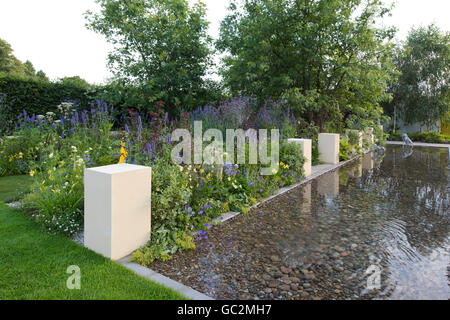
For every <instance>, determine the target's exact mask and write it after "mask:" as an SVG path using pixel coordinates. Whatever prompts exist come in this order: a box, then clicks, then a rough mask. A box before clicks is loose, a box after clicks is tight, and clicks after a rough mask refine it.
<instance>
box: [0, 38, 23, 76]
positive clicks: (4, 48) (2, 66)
mask: <svg viewBox="0 0 450 320" xmlns="http://www.w3.org/2000/svg"><path fill="white" fill-rule="evenodd" d="M24 72H25V67H24V65H23V64H22V63H21V62H20V60H19V59H17V58H16V57H15V56H14V55H13V49H12V48H11V45H10V44H9V43H8V42H6V41H5V40H2V39H0V75H1V74H11V75H18V76H22V75H23V74H24Z"/></svg>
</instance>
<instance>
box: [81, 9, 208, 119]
mask: <svg viewBox="0 0 450 320" xmlns="http://www.w3.org/2000/svg"><path fill="white" fill-rule="evenodd" d="M96 1H97V3H98V4H99V5H100V8H101V10H100V12H99V13H92V12H88V13H87V14H86V18H87V20H88V24H87V26H88V27H89V28H90V29H92V30H94V31H96V32H98V33H100V34H102V35H104V36H105V37H106V39H107V41H108V42H110V43H112V44H114V46H115V47H114V50H113V51H112V52H111V53H110V54H109V66H110V68H111V69H112V71H113V72H114V73H115V75H116V76H117V78H119V79H121V80H125V81H126V83H128V84H133V85H135V86H139V87H141V88H142V91H143V94H145V95H146V97H147V99H148V101H149V102H153V101H156V100H159V99H161V100H163V101H164V102H165V103H166V105H168V106H169V107H170V111H171V112H172V114H176V111H179V110H181V109H182V108H186V107H189V106H192V105H193V104H195V101H196V99H197V98H198V95H199V93H200V92H201V91H202V88H203V86H204V80H203V77H204V76H205V75H206V73H207V69H208V66H209V64H210V53H211V51H210V48H209V44H210V42H211V39H210V37H209V36H208V35H207V27H208V23H207V21H206V20H205V15H206V11H205V5H204V4H202V3H201V2H198V3H196V4H194V5H193V6H189V3H188V1H187V0H96Z"/></svg>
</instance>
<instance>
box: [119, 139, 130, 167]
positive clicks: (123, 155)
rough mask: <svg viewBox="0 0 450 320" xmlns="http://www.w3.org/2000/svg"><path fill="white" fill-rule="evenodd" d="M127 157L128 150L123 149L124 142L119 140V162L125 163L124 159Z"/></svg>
mask: <svg viewBox="0 0 450 320" xmlns="http://www.w3.org/2000/svg"><path fill="white" fill-rule="evenodd" d="M127 157H128V152H127V149H125V142H123V141H122V142H121V147H120V159H119V163H125V159H126V158H127Z"/></svg>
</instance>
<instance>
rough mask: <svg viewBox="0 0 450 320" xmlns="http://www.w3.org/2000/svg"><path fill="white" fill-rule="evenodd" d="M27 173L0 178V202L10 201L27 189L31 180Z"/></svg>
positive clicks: (16, 198)
mask: <svg viewBox="0 0 450 320" xmlns="http://www.w3.org/2000/svg"><path fill="white" fill-rule="evenodd" d="M32 179H33V178H32V177H30V176H29V175H24V176H8V177H1V178H0V202H12V201H15V200H18V199H19V198H20V196H21V195H22V194H23V193H24V192H26V191H28V190H29V185H30V183H31V181H32Z"/></svg>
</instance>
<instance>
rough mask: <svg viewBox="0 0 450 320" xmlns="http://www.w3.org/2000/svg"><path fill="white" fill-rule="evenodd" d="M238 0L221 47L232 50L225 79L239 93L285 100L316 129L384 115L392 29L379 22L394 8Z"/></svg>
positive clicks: (375, 0)
mask: <svg viewBox="0 0 450 320" xmlns="http://www.w3.org/2000/svg"><path fill="white" fill-rule="evenodd" d="M241 3H242V5H239V4H238V1H232V2H231V5H230V8H229V9H230V13H229V15H228V16H226V17H225V19H224V20H223V22H222V24H221V32H220V39H219V40H218V42H217V47H218V48H219V49H220V50H221V51H223V52H226V53H228V55H227V56H226V57H225V58H224V65H225V67H224V69H223V70H222V75H223V76H224V81H225V84H226V85H227V87H228V88H229V89H230V91H231V93H232V94H234V95H237V94H244V95H256V96H257V97H258V99H260V100H265V99H269V98H272V99H278V98H279V97H283V98H284V99H285V100H287V101H288V103H287V104H286V105H287V106H289V107H290V108H291V110H292V111H293V112H294V113H295V114H296V116H297V118H298V117H302V118H303V119H305V120H306V121H307V122H309V123H313V124H314V125H317V126H318V127H319V129H320V131H321V132H323V130H324V129H325V128H326V123H330V122H331V125H336V124H339V123H340V122H345V123H346V124H347V125H348V126H350V125H353V124H355V123H359V124H360V125H361V126H363V127H365V126H368V125H371V124H376V123H377V122H378V121H379V120H380V119H381V118H382V112H383V110H382V109H381V108H380V107H379V101H380V100H383V99H388V98H389V96H388V95H386V94H385V91H386V87H387V84H388V82H389V81H390V80H392V78H393V77H394V76H395V75H396V72H395V68H394V67H393V64H392V57H391V56H392V54H391V53H392V50H391V47H392V44H391V43H390V41H389V40H390V39H391V38H392V36H393V30H392V29H380V28H378V27H377V25H376V21H377V20H378V19H379V18H382V17H383V16H385V15H386V14H387V13H389V9H386V8H384V7H383V3H382V2H381V1H379V0H369V1H367V2H364V5H363V3H362V2H360V1H346V0H332V1H330V0H321V1H312V2H311V1H285V0H245V1H242V2H241Z"/></svg>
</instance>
